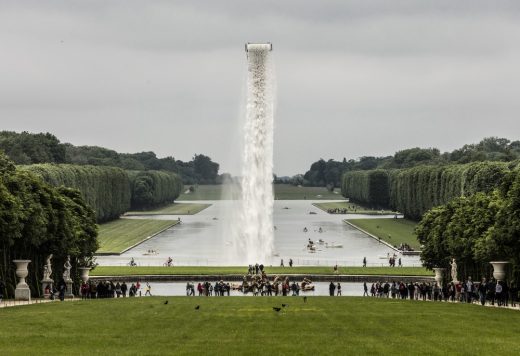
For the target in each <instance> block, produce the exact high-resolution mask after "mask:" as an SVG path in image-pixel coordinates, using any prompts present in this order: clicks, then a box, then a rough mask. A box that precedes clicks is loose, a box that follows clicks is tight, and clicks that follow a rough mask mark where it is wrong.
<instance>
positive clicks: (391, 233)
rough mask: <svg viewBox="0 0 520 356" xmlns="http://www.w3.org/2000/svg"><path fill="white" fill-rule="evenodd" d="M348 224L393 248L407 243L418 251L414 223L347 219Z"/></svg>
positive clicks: (399, 220)
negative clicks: (378, 238)
mask: <svg viewBox="0 0 520 356" xmlns="http://www.w3.org/2000/svg"><path fill="white" fill-rule="evenodd" d="M346 221H348V222H349V223H351V224H353V225H356V226H357V227H359V228H361V229H363V230H365V231H366V232H369V233H371V234H372V235H375V236H377V237H380V238H381V240H383V241H386V242H388V243H389V244H391V245H393V246H399V244H400V243H407V244H409V245H410V246H411V247H413V248H414V249H415V250H419V249H420V244H419V241H417V236H416V235H415V232H414V229H415V227H416V226H417V223H416V222H415V221H411V220H407V219H393V218H389V219H386V218H384V219H348V220H346Z"/></svg>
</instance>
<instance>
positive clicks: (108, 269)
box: [90, 260, 433, 276]
mask: <svg viewBox="0 0 520 356" xmlns="http://www.w3.org/2000/svg"><path fill="white" fill-rule="evenodd" d="M173 263H174V264H175V260H174V261H173ZM360 264H361V261H360ZM265 271H266V273H267V274H270V275H276V274H279V275H284V274H333V269H332V267H320V266H316V267H314V266H303V267H292V268H290V267H266V268H265ZM246 272H247V267H245V266H230V267H221V266H215V267H212V266H200V267H199V266H178V267H160V266H143V267H140V266H138V267H129V266H115V267H112V266H97V267H96V268H95V269H94V270H93V271H92V272H91V273H90V274H91V275H92V276H132V275H134V276H139V275H147V274H150V275H152V274H154V275H175V274H177V275H226V274H245V273H246ZM339 273H340V274H351V275H381V276H388V275H399V276H433V272H432V271H428V270H427V269H426V268H424V267H401V268H396V267H394V268H391V267H365V268H363V267H341V266H340V267H339Z"/></svg>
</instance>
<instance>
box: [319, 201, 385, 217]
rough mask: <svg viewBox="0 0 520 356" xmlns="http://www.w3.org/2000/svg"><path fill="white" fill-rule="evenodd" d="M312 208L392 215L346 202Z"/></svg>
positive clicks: (350, 212)
mask: <svg viewBox="0 0 520 356" xmlns="http://www.w3.org/2000/svg"><path fill="white" fill-rule="evenodd" d="M313 205H314V206H316V207H318V208H320V209H321V210H323V211H325V212H327V211H328V210H329V209H347V213H348V214H367V215H382V214H394V212H393V211H391V210H374V209H369V208H366V207H364V206H361V205H358V204H354V203H349V202H346V201H337V202H328V203H314V204H313Z"/></svg>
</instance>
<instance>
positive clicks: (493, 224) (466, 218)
mask: <svg viewBox="0 0 520 356" xmlns="http://www.w3.org/2000/svg"><path fill="white" fill-rule="evenodd" d="M501 181H502V183H501V184H500V186H499V187H498V188H496V189H494V190H492V191H490V192H488V193H484V192H478V193H475V194H473V195H470V196H462V197H458V198H455V199H453V200H451V201H450V202H449V203H447V204H445V205H442V206H439V207H435V208H433V209H431V210H430V211H428V212H427V213H426V214H425V215H424V217H423V219H422V220H421V222H420V223H419V225H418V227H417V230H416V231H417V236H418V239H419V241H420V242H421V244H422V245H423V247H422V253H421V258H422V260H423V262H424V264H425V266H426V267H428V268H432V267H446V268H448V267H449V262H450V259H451V258H456V260H457V262H458V265H459V271H461V272H462V277H466V276H469V275H473V276H479V275H487V274H489V273H488V272H489V261H497V260H505V261H510V262H512V266H513V275H514V278H515V279H516V281H517V282H520V171H519V170H518V169H516V170H513V171H510V172H507V173H506V174H505V176H504V177H503V178H502V180H501Z"/></svg>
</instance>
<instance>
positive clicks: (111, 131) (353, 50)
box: [0, 0, 520, 175]
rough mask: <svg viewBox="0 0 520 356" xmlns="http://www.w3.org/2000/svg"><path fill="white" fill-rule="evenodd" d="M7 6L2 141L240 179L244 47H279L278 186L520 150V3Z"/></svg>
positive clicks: (0, 32) (41, 0)
mask: <svg viewBox="0 0 520 356" xmlns="http://www.w3.org/2000/svg"><path fill="white" fill-rule="evenodd" d="M0 4H1V5H0V129H2V130H15V131H22V130H27V131H31V132H41V131H43V132H46V131H48V132H51V133H53V134H55V135H56V136H57V137H58V138H59V139H60V140H61V141H62V142H70V143H73V144H75V145H99V146H104V147H108V148H112V149H115V150H117V151H120V152H138V151H155V152H156V153H157V154H158V156H159V157H163V156H169V155H171V156H174V157H175V158H176V159H182V160H189V159H190V158H191V157H192V156H193V154H195V153H203V154H206V155H209V156H210V157H211V158H212V159H213V160H215V161H217V162H219V163H220V164H221V172H225V171H228V172H229V171H230V172H232V173H234V174H238V173H239V169H238V167H239V165H238V159H237V157H238V156H239V155H238V150H239V148H238V147H237V141H238V140H237V138H238V137H239V136H238V135H239V131H238V128H237V127H238V125H239V122H240V117H239V116H240V114H239V113H240V111H241V110H240V107H241V105H243V101H244V93H243V90H244V81H245V66H246V55H245V53H244V43H245V42H248V41H249V42H259V41H270V42H272V43H273V47H274V52H273V54H274V56H275V63H276V64H275V65H276V76H277V83H278V93H277V111H276V116H275V147H274V152H275V154H274V155H275V157H274V159H275V168H274V170H275V172H276V173H277V174H278V175H292V174H295V173H300V172H302V173H303V172H305V171H306V170H307V169H308V168H309V166H310V164H311V163H312V162H313V161H316V160H318V159H319V158H324V159H329V158H334V159H342V158H343V157H346V158H347V159H349V158H358V157H360V156H364V155H388V154H393V153H394V152H395V151H397V150H399V149H403V148H409V147H416V146H419V147H438V148H439V149H441V151H446V150H452V149H454V148H457V147H460V146H462V145H463V144H465V143H474V142H477V141H479V140H480V139H481V138H483V137H487V136H500V137H507V138H509V139H520V117H519V111H520V95H519V94H520V69H519V67H520V16H519V15H520V2H519V1H496V0H493V1H490V0H486V1H476V0H470V1H454V0H448V1H439V0H435V1H424V0H417V1H388V0H382V1H369V0H360V1H345V0H338V1H308V2H306V1H302V0H294V1H281V0H275V1H259V0H257V1H244V0H237V1H216V0H207V1H196V0H189V1H132V0H121V1H110V0H102V1H84V0H83V1H71V0H67V1H46V0H38V1H6V0H0Z"/></svg>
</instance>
